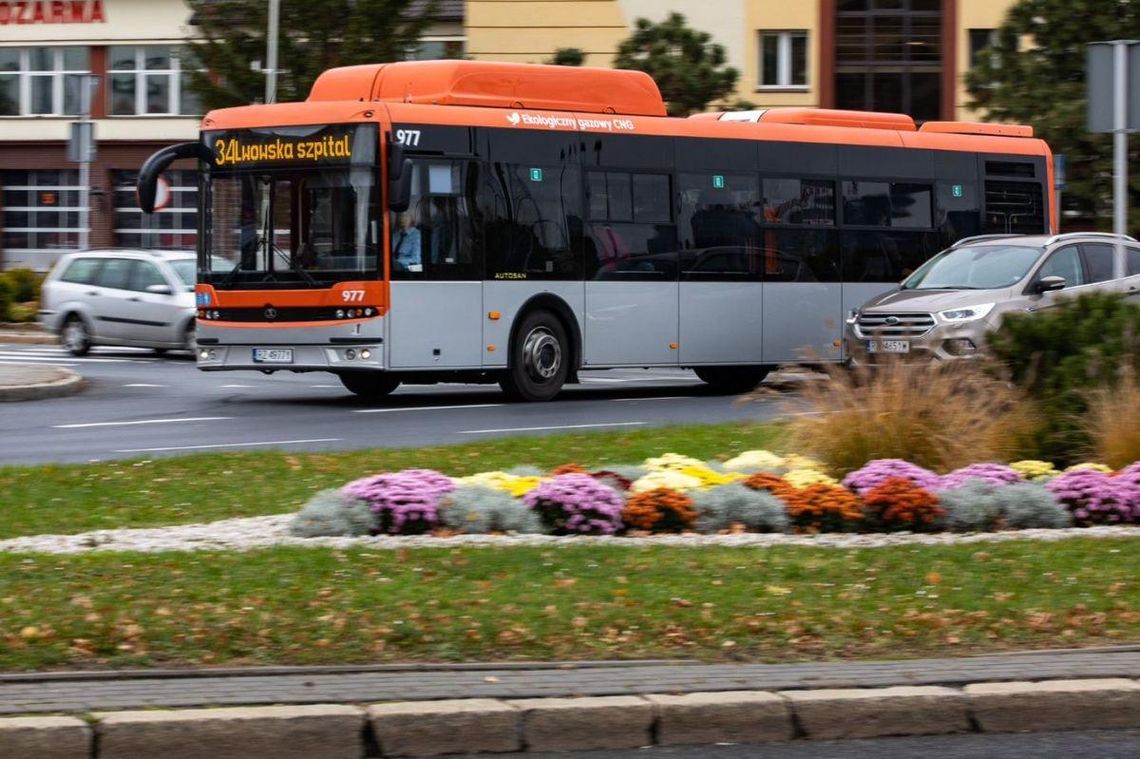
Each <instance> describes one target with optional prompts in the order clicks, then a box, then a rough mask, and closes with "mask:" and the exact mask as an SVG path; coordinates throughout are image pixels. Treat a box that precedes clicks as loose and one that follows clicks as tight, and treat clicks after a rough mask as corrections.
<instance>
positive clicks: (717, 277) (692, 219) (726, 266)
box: [677, 173, 763, 282]
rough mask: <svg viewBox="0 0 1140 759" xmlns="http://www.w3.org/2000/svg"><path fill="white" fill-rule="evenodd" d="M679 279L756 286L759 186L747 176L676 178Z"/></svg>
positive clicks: (759, 263)
mask: <svg viewBox="0 0 1140 759" xmlns="http://www.w3.org/2000/svg"><path fill="white" fill-rule="evenodd" d="M677 181H678V183H679V185H680V195H681V211H680V216H679V218H678V220H677V222H678V224H677V226H678V236H679V238H680V241H681V248H682V251H681V279H683V280H695V281H702V282H710V281H713V282H715V281H727V282H741V281H753V282H758V281H760V279H761V276H762V274H763V263H762V259H761V256H760V227H759V225H758V224H757V223H756V219H755V218H754V214H755V208H756V207H757V206H758V205H759V204H760V186H759V185H760V183H759V180H758V179H757V178H756V177H755V176H753V175H748V174H729V175H724V174H711V173H710V174H681V175H679V176H678V178H677Z"/></svg>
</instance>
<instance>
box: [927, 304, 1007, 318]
mask: <svg viewBox="0 0 1140 759" xmlns="http://www.w3.org/2000/svg"><path fill="white" fill-rule="evenodd" d="M993 310H994V304H993V303H983V304H982V305H980V306H970V307H969V308H954V309H951V310H949V311H940V312H939V313H938V316H939V317H941V318H942V321H946V322H972V321H974V320H975V319H984V318H985V317H986V315H987V314H989V312H990V311H993Z"/></svg>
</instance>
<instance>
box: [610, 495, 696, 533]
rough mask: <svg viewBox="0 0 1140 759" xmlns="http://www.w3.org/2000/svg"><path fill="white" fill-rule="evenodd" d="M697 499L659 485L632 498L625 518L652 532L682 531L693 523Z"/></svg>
mask: <svg viewBox="0 0 1140 759" xmlns="http://www.w3.org/2000/svg"><path fill="white" fill-rule="evenodd" d="M696 518H697V512H696V510H695V509H693V499H692V498H689V496H687V495H685V494H684V493H682V492H680V491H678V490H673V489H672V488H655V489H653V490H647V491H645V492H643V493H636V494H634V495H633V496H631V497H630V499H629V500H628V501H626V504H625V510H624V511H622V514H621V519H622V521H623V522H625V524H626V525H627V526H629V527H636V528H637V529H640V530H649V531H650V532H681V531H683V530H687V529H688V528H690V527H691V526H692V525H693V520H694V519H696Z"/></svg>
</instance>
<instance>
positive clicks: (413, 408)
mask: <svg viewBox="0 0 1140 759" xmlns="http://www.w3.org/2000/svg"><path fill="white" fill-rule="evenodd" d="M506 405H507V404H505V403H468V404H466V405H463V406H397V407H394V408H357V409H353V410H352V413H354V414H387V413H388V412H390V411H450V410H452V409H457V408H497V407H499V406H506Z"/></svg>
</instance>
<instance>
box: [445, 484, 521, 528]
mask: <svg viewBox="0 0 1140 759" xmlns="http://www.w3.org/2000/svg"><path fill="white" fill-rule="evenodd" d="M439 522H440V524H442V525H444V526H446V527H453V528H455V529H457V530H462V531H463V532H466V533H471V534H478V535H483V534H486V533H490V532H516V533H524V534H535V533H541V532H542V522H541V520H539V518H538V515H537V514H535V513H534V512H533V511H531V510H530V509H528V508H526V507H525V506H523V504H522V502H521V501H519V500H518V499H517V498H512V497H511V496H510V495H509V494H507V493H504V492H503V491H501V490H493V489H491V488H488V487H483V486H481V485H461V486H459V487H457V488H456V489H455V490H452V491H451V492H450V493H447V494H446V495H444V496H443V497H442V498H440V500H439Z"/></svg>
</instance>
